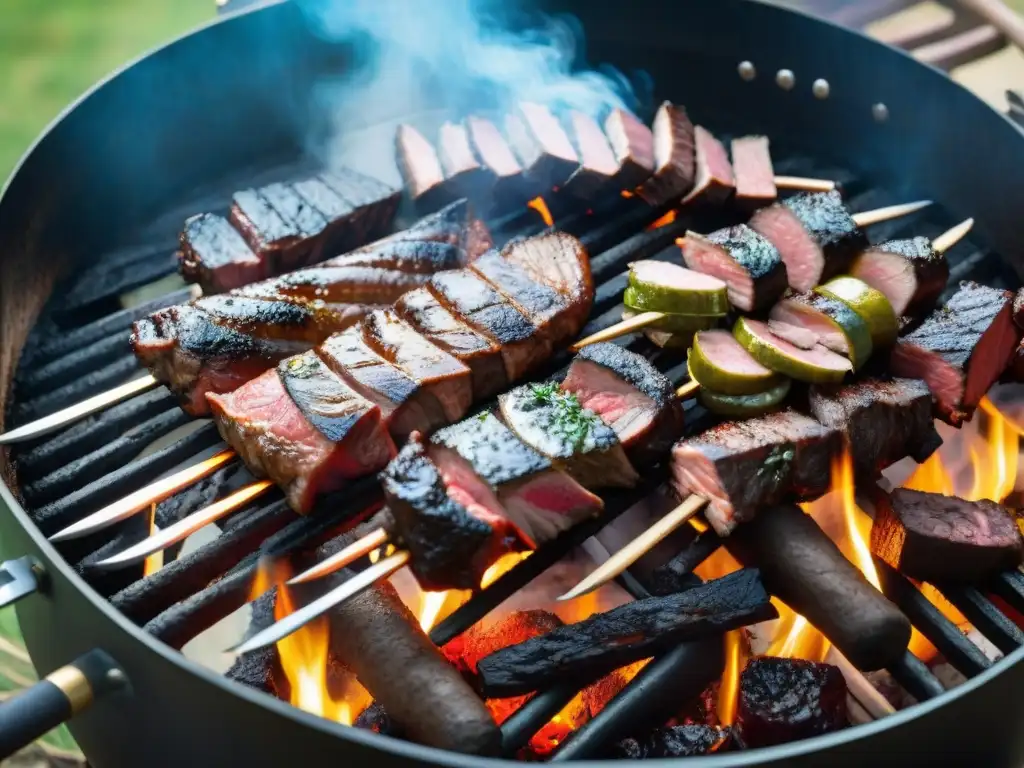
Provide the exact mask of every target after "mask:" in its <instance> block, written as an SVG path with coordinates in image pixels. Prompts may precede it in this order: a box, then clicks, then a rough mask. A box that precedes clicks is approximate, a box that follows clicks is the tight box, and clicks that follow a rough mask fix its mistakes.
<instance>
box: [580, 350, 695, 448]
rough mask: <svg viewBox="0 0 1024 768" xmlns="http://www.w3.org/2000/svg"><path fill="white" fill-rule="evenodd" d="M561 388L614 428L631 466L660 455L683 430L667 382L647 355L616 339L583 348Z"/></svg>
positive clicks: (677, 404)
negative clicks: (643, 355) (632, 350)
mask: <svg viewBox="0 0 1024 768" xmlns="http://www.w3.org/2000/svg"><path fill="white" fill-rule="evenodd" d="M562 389H563V390H564V391H566V392H570V393H572V394H573V395H575V396H576V399H577V400H578V401H579V403H580V405H581V406H582V407H583V408H586V409H587V410H590V411H593V412H594V413H596V414H597V415H598V416H600V417H601V419H603V420H604V422H605V423H606V424H608V425H609V426H611V427H612V429H614V430H615V434H616V435H617V436H618V438H619V442H620V443H621V444H622V447H623V448H624V449H625V450H626V456H627V457H628V458H629V460H630V461H631V462H632V464H633V465H634V466H636V467H641V468H643V467H648V466H651V465H652V464H655V463H656V462H658V461H660V460H661V459H662V458H664V455H665V453H666V452H667V451H668V449H669V447H670V446H671V445H672V443H673V442H675V441H676V440H677V439H678V438H679V435H680V434H681V433H682V431H683V408H682V405H681V404H680V402H679V399H678V398H677V397H676V394H675V391H674V389H673V387H672V382H670V381H669V380H668V378H667V377H666V376H665V375H664V374H663V373H661V372H660V371H658V369H657V368H655V367H654V366H653V365H652V364H651V363H650V362H648V361H647V359H646V358H644V357H642V356H640V355H638V354H636V353H634V352H630V351H628V350H626V349H623V348H622V347H620V346H619V345H617V344H611V343H602V344H592V345H590V346H588V347H584V348H583V349H582V350H581V351H580V353H579V354H578V355H576V358H575V359H574V360H573V361H572V365H570V366H569V372H568V374H567V375H566V377H565V380H564V381H563V382H562Z"/></svg>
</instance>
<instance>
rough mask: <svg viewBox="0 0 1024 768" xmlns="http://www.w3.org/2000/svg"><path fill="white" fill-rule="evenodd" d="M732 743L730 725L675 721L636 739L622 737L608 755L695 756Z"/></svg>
mask: <svg viewBox="0 0 1024 768" xmlns="http://www.w3.org/2000/svg"><path fill="white" fill-rule="evenodd" d="M733 746H734V736H733V732H732V729H731V728H715V727H713V726H710V725H675V726H671V727H669V728H658V729H657V730H656V731H653V732H651V733H650V734H648V735H647V736H646V737H643V738H640V739H623V740H622V741H620V742H619V743H618V744H616V745H615V748H614V750H613V751H612V754H611V755H610V757H618V758H624V759H627V760H647V759H653V758H659V757H696V756H697V755H708V754H711V753H712V752H725V751H728V750H729V749H731V748H732V747H733Z"/></svg>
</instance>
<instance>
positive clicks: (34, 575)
mask: <svg viewBox="0 0 1024 768" xmlns="http://www.w3.org/2000/svg"><path fill="white" fill-rule="evenodd" d="M42 581H43V569H42V567H41V566H40V565H39V564H38V563H37V562H36V561H35V560H34V559H33V558H32V557H30V556H29V555H25V557H19V558H18V559H17V560H4V562H2V563H0V608H6V607H7V606H8V605H14V603H16V602H18V601H19V600H21V599H22V598H23V597H28V596H29V595H31V594H32V593H34V592H36V591H37V590H39V588H40V587H41V586H42Z"/></svg>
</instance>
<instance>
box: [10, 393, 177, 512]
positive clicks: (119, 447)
mask: <svg viewBox="0 0 1024 768" xmlns="http://www.w3.org/2000/svg"><path fill="white" fill-rule="evenodd" d="M190 421H192V417H191V416H189V415H188V414H187V413H185V412H184V411H182V410H181V409H179V408H173V409H171V410H169V411H164V412H163V413H160V414H158V415H156V416H154V417H153V418H151V419H149V420H147V421H144V422H142V423H141V424H138V425H137V426H135V427H134V428H132V429H130V430H128V431H127V432H125V433H124V434H123V435H121V436H120V437H118V438H115V439H114V440H112V441H110V442H109V443H106V444H105V445H103V446H101V447H100V448H98V449H97V450H95V451H92V452H91V453H87V454H85V455H84V456H82V457H81V458H78V459H75V460H74V461H72V462H70V463H68V464H65V465H64V466H62V467H60V468H59V469H57V470H56V471H54V472H51V473H50V474H48V475H46V476H44V477H41V478H40V479H39V480H37V481H35V482H33V483H30V484H28V485H26V486H25V487H24V488H23V490H22V492H23V493H24V494H25V499H26V500H27V501H28V502H29V503H30V504H32V505H35V506H38V505H41V504H48V503H50V502H51V501H53V500H54V499H57V498H59V497H61V496H66V495H67V494H69V493H73V492H74V491H75V490H76V489H77V488H80V487H82V486H83V485H84V484H85V483H87V482H88V481H89V480H91V479H93V478H95V477H96V476H98V475H105V474H107V473H108V472H113V471H114V470H115V469H117V468H118V467H123V466H124V465H125V464H127V463H128V462H130V461H131V460H132V459H134V458H135V457H136V456H138V455H139V453H140V452H141V451H142V450H143V449H144V448H145V447H146V446H147V445H149V444H150V443H151V442H153V441H154V440H156V439H157V438H159V437H163V436H164V435H166V434H168V433H169V432H171V431H172V430H175V429H177V428H178V427H181V426H184V425H185V424H188V423H189V422H190Z"/></svg>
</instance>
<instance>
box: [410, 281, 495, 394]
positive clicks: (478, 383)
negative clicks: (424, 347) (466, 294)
mask: <svg viewBox="0 0 1024 768" xmlns="http://www.w3.org/2000/svg"><path fill="white" fill-rule="evenodd" d="M395 311H396V312H398V314H399V315H401V317H402V318H403V319H404V320H405V321H406V322H407V323H409V324H410V325H412V326H413V327H414V328H415V329H416V330H417V331H418V332H419V333H420V334H422V335H423V338H425V339H426V340H427V341H429V342H430V343H432V344H435V345H437V346H438V347H440V348H441V349H443V350H445V351H446V352H448V353H449V354H451V355H453V356H455V357H456V358H458V359H459V360H461V361H462V362H463V363H465V364H466V365H467V366H469V369H470V371H471V372H472V383H473V394H474V396H475V398H476V399H477V400H486V399H488V398H490V397H493V396H494V395H496V394H498V393H499V392H501V391H502V390H504V389H505V387H506V385H507V384H508V377H507V376H506V374H505V363H504V362H503V360H502V356H501V347H500V346H498V344H497V343H495V342H494V341H491V340H490V339H488V338H486V337H484V336H483V335H481V334H479V333H477V332H476V331H475V330H473V329H472V328H471V327H470V326H469V325H468V324H467V323H466V322H465V321H464V320H462V319H460V318H458V317H456V316H455V315H454V314H452V312H451V311H449V310H448V309H447V308H446V307H444V306H443V305H442V304H441V302H439V301H438V300H437V297H436V296H434V294H432V293H431V292H430V291H429V290H427V289H426V288H417V289H416V290H414V291H409V293H407V294H405V295H404V296H402V298H400V299H399V300H398V302H397V303H396V304H395Z"/></svg>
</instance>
